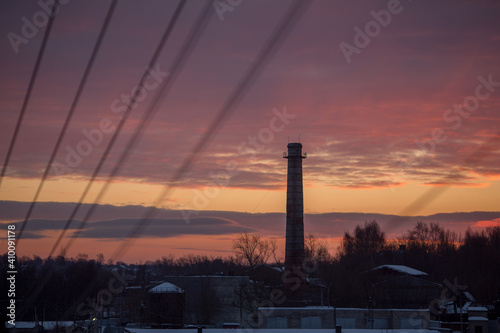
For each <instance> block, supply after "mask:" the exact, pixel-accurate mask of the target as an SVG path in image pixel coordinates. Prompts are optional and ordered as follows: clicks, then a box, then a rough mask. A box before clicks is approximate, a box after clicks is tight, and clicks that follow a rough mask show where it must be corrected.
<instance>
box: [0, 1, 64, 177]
mask: <svg viewBox="0 0 500 333" xmlns="http://www.w3.org/2000/svg"><path fill="white" fill-rule="evenodd" d="M58 8H59V1H57V0H56V1H55V4H54V7H52V12H51V14H50V18H49V22H48V23H47V28H46V29H45V34H44V35H43V40H42V45H41V46H40V51H38V56H37V58H36V61H35V67H34V68H33V72H32V74H31V79H30V82H29V84H28V90H27V91H26V95H25V96H24V101H23V105H22V107H21V112H20V113H19V117H18V119H17V124H16V127H15V129H14V134H13V135H12V139H11V140H10V144H9V149H8V150H7V156H6V157H5V161H4V162H3V167H2V172H1V173H0V187H1V186H2V181H3V178H4V176H5V172H6V171H7V166H8V165H9V161H10V156H11V155H12V151H13V150H14V145H15V144H16V141H17V136H18V135H19V131H20V129H21V124H22V122H23V119H24V115H25V113H26V109H27V108H28V103H29V101H30V98H31V93H32V91H33V87H34V86H35V81H36V78H37V76H38V70H39V69H40V64H41V63H42V59H43V55H44V53H45V47H46V46H47V41H48V40H49V36H50V32H51V30H52V25H53V24H54V19H55V16H56V13H57V9H58Z"/></svg>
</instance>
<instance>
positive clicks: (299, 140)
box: [299, 133, 300, 142]
mask: <svg viewBox="0 0 500 333" xmlns="http://www.w3.org/2000/svg"><path fill="white" fill-rule="evenodd" d="M299 142H300V133H299Z"/></svg>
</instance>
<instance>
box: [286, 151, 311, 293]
mask: <svg viewBox="0 0 500 333" xmlns="http://www.w3.org/2000/svg"><path fill="white" fill-rule="evenodd" d="M287 147H288V154H286V153H284V154H283V158H286V159H288V176H287V189H286V246H285V274H286V276H285V279H288V281H291V282H296V281H298V280H300V281H301V282H300V285H298V284H296V283H295V284H294V285H293V286H292V287H291V286H290V283H288V287H287V291H288V296H289V297H291V298H292V299H291V300H294V299H295V300H300V299H301V298H302V296H303V294H304V286H305V275H304V271H303V268H302V265H303V262H304V256H305V255H304V198H303V190H302V159H303V158H306V154H302V144H301V143H289V144H288V146H287ZM285 284H287V283H286V281H285Z"/></svg>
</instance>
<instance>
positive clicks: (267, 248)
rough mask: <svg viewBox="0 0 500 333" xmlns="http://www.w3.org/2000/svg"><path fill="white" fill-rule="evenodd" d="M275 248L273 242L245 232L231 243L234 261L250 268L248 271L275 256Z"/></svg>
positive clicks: (274, 242)
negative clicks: (234, 256)
mask: <svg viewBox="0 0 500 333" xmlns="http://www.w3.org/2000/svg"><path fill="white" fill-rule="evenodd" d="M276 248H277V246H276V241H275V240H265V239H262V237H261V236H260V235H259V234H248V233H246V232H245V233H243V234H241V235H239V236H238V237H236V239H235V240H234V242H233V250H234V252H235V255H236V259H238V260H240V261H241V262H242V263H243V264H246V265H248V266H250V270H252V269H253V268H254V267H255V266H257V265H259V264H262V263H265V262H267V261H268V260H269V258H271V257H272V256H275V254H276Z"/></svg>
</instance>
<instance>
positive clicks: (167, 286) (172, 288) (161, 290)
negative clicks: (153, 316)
mask: <svg viewBox="0 0 500 333" xmlns="http://www.w3.org/2000/svg"><path fill="white" fill-rule="evenodd" d="M148 292H150V293H155V294H181V293H183V292H184V290H183V289H182V288H179V287H177V286H176V285H175V284H172V283H170V282H163V283H162V284H160V285H158V286H156V287H154V288H151V289H149V291H148Z"/></svg>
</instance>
